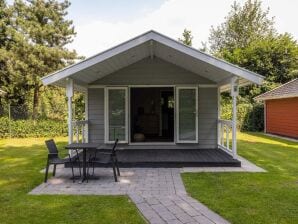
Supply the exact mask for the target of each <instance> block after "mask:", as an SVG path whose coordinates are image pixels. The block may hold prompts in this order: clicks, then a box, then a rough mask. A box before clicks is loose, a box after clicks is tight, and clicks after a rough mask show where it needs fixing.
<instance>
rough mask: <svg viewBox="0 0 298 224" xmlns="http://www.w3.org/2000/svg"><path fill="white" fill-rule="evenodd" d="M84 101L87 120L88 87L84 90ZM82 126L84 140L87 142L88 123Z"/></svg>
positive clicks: (86, 118)
mask: <svg viewBox="0 0 298 224" xmlns="http://www.w3.org/2000/svg"><path fill="white" fill-rule="evenodd" d="M84 102H85V120H86V121H88V114H89V112H88V107H89V106H88V89H87V90H86V92H85V93H84ZM84 128H86V130H85V136H84V138H85V141H86V142H89V123H87V125H85V126H84Z"/></svg>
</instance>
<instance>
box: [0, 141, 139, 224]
mask: <svg viewBox="0 0 298 224" xmlns="http://www.w3.org/2000/svg"><path fill="white" fill-rule="evenodd" d="M44 140H45V139H34V140H32V142H34V144H30V142H28V141H26V139H17V140H15V143H14V139H10V140H8V139H5V140H0V211H1V213H0V223H1V224H6V223H22V224H24V223H25V224H26V223H28V224H29V223H30V224H31V223H38V224H42V223H144V220H143V219H142V217H141V216H140V215H139V214H138V211H137V209H136V208H135V206H134V204H133V203H132V202H131V201H130V200H129V198H128V197H126V196H70V195H69V196H67V195H39V196H32V195H28V194H27V193H28V192H29V191H31V190H32V189H33V188H34V187H35V186H37V185H39V184H40V183H42V181H43V177H44V175H43V174H42V173H40V170H41V169H42V168H44V166H45V163H46V157H47V150H46V147H45V145H44ZM66 144H67V142H66V141H64V140H62V141H60V140H58V141H57V145H58V148H59V149H60V152H61V156H63V155H65V154H67V152H68V151H67V150H66V149H64V146H65V145H66Z"/></svg>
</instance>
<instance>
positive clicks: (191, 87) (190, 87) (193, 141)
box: [175, 86, 199, 143]
mask: <svg viewBox="0 0 298 224" xmlns="http://www.w3.org/2000/svg"><path fill="white" fill-rule="evenodd" d="M180 89H194V90H195V91H196V92H195V94H196V96H195V98H196V100H195V101H196V105H195V110H196V120H195V123H196V139H195V140H180V139H179V90H180ZM175 95H176V101H175V102H176V142H177V143H198V130H199V127H198V124H199V122H198V98H199V97H198V86H177V87H176V94H175Z"/></svg>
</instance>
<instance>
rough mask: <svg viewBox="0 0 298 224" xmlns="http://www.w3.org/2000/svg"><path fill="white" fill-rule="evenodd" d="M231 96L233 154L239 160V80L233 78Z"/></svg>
mask: <svg viewBox="0 0 298 224" xmlns="http://www.w3.org/2000/svg"><path fill="white" fill-rule="evenodd" d="M231 96H232V104H233V108H232V110H233V119H232V121H233V122H232V153H233V158H234V159H237V96H238V78H237V77H233V78H232V80H231Z"/></svg>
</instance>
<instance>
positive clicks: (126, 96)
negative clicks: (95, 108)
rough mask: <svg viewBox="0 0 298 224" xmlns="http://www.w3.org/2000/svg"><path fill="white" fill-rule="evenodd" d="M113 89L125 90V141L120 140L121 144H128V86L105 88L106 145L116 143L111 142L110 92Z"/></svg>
mask: <svg viewBox="0 0 298 224" xmlns="http://www.w3.org/2000/svg"><path fill="white" fill-rule="evenodd" d="M111 89H122V90H125V140H124V141H123V140H119V143H128V128H129V126H128V113H129V111H128V87H126V86H122V87H120V86H117V87H116V86H113V87H105V92H104V129H105V130H104V133H105V143H106V144H109V143H114V141H109V90H111Z"/></svg>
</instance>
